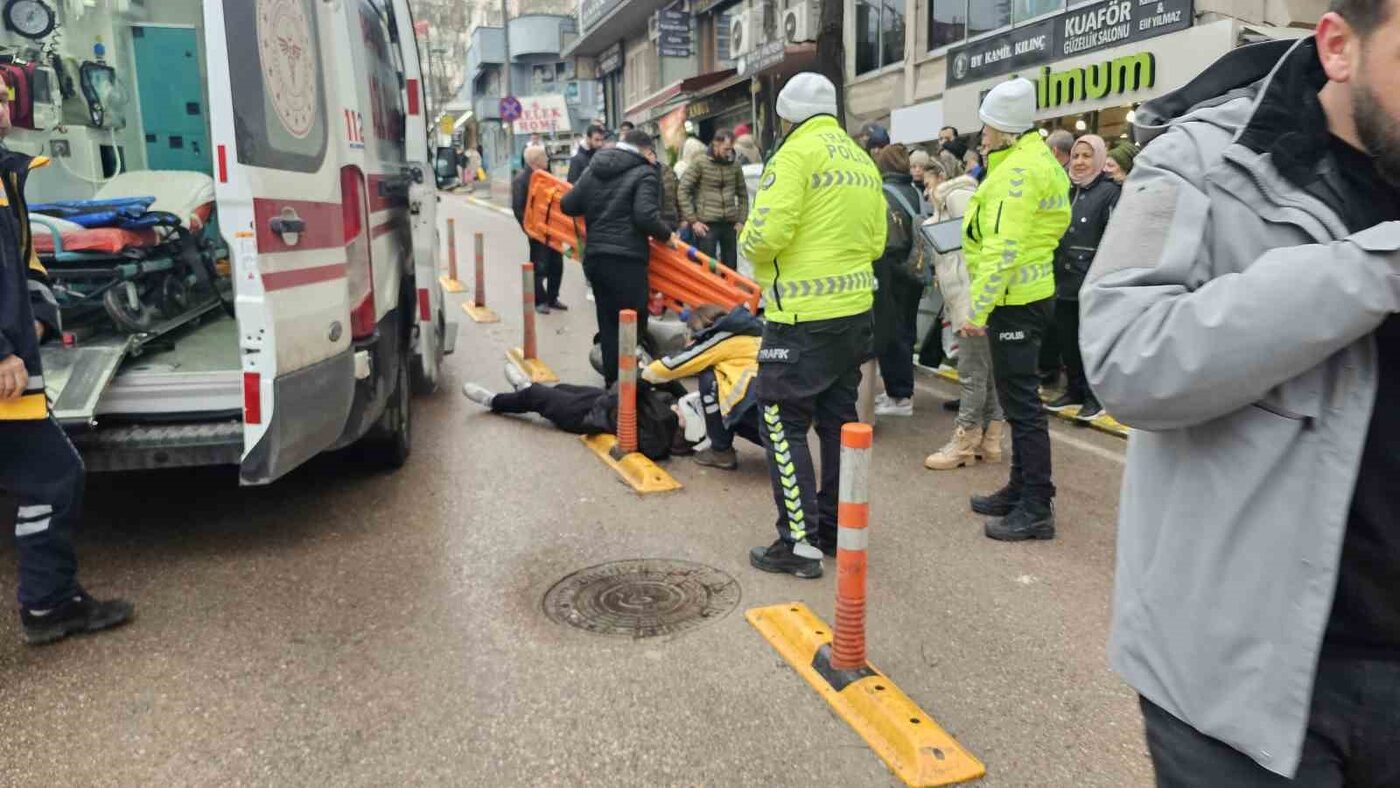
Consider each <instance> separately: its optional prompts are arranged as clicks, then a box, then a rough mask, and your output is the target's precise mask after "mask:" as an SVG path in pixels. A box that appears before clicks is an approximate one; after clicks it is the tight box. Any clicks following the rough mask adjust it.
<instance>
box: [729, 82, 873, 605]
mask: <svg viewBox="0 0 1400 788" xmlns="http://www.w3.org/2000/svg"><path fill="white" fill-rule="evenodd" d="M777 110H778V117H779V118H781V119H782V121H783V125H784V127H785V131H787V136H786V139H785V141H784V142H783V144H782V145H781V146H780V147H779V148H778V149H777V151H775V152H774V154H773V156H772V158H771V159H770V160H769V162H768V166H767V167H766V168H765V170H764V172H763V176H762V177H761V178H760V180H759V190H758V195H757V197H755V199H754V206H753V211H752V212H751V213H750V215H749V221H748V223H747V224H745V225H744V233H743V235H742V236H741V237H740V239H739V243H740V247H741V249H742V251H743V254H744V256H745V257H747V258H748V259H749V261H750V262H752V263H753V266H754V276H755V278H756V279H757V280H758V281H759V283H760V284H761V285H762V286H763V288H764V291H765V295H766V296H767V304H768V306H767V310H766V311H765V313H764V316H765V318H766V320H767V324H766V325H765V326H764V330H763V345H762V347H761V349H760V350H759V353H758V364H759V372H758V381H757V384H756V385H757V387H758V401H759V405H760V407H761V409H762V410H761V411H760V413H759V418H760V419H761V420H762V432H763V440H764V443H765V445H766V447H767V449H768V464H769V474H770V476H771V477H772V481H773V498H774V501H775V502H776V504H777V508H778V539H777V540H776V541H774V542H773V544H772V545H769V546H767V547H755V548H754V549H753V550H751V551H750V552H749V562H750V563H751V564H753V565H754V566H755V567H757V568H758V569H761V570H763V571H765V572H786V573H789V574H793V575H796V576H797V577H802V578H816V577H821V575H822V561H821V559H822V555H823V553H824V552H825V553H827V554H831V555H834V554H835V551H836V505H837V495H838V492H839V489H838V485H839V480H840V472H841V426H842V425H843V424H846V423H848V422H854V421H856V420H857V418H858V417H857V415H856V395H857V389H858V388H859V386H860V376H861V372H860V365H861V364H863V363H864V362H866V361H868V360H870V359H871V358H872V357H873V356H874V346H873V339H874V337H873V325H872V320H871V314H870V311H871V306H872V303H873V300H874V289H875V275H874V269H873V262H874V261H875V260H876V259H877V258H879V257H880V255H882V254H884V251H885V234H886V231H887V228H886V226H885V198H884V195H883V193H882V191H881V187H880V173H879V171H878V170H876V169H875V163H874V162H873V161H871V159H870V157H869V156H866V155H865V154H864V153H863V152H862V151H861V150H860V147H859V146H858V145H857V144H856V142H855V140H853V139H851V138H850V136H849V135H847V134H846V133H845V131H843V130H842V128H841V126H840V125H839V124H838V123H837V121H836V88H835V86H834V85H832V84H831V81H830V80H828V79H827V78H826V77H823V76H821V75H820V74H815V73H811V72H804V73H801V74H798V75H796V76H794V77H793V78H792V79H790V80H789V81H788V83H787V85H785V86H784V87H783V89H782V92H781V93H779V95H778V106H777ZM813 423H815V424H816V428H817V437H818V438H819V439H820V440H821V453H822V478H821V487H820V489H818V486H817V479H816V472H815V469H814V468H813V463H812V454H811V451H810V450H809V449H808V448H807V431H808V430H809V429H810V428H811V427H812V425H813Z"/></svg>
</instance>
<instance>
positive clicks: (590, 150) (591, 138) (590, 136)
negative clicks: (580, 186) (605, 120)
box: [565, 126, 608, 183]
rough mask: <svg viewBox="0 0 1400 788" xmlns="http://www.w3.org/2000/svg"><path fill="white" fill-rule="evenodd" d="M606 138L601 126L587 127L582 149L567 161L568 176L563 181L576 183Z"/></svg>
mask: <svg viewBox="0 0 1400 788" xmlns="http://www.w3.org/2000/svg"><path fill="white" fill-rule="evenodd" d="M607 136H608V133H607V131H605V130H604V129H603V127H602V126H589V127H588V131H587V132H586V133H585V134H584V137H583V147H581V148H579V149H578V151H577V152H576V153H574V156H573V158H571V159H569V175H568V177H567V178H565V180H567V181H568V182H569V183H578V179H579V178H582V177H583V173H584V171H586V170H587V169H588V165H589V164H590V163H592V161H593V155H594V154H596V153H597V152H598V151H599V150H601V149H602V147H603V140H604V139H606V138H607Z"/></svg>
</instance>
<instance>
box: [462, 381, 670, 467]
mask: <svg viewBox="0 0 1400 788" xmlns="http://www.w3.org/2000/svg"><path fill="white" fill-rule="evenodd" d="M506 380H507V381H508V382H509V383H510V386H511V388H512V389H514V390H513V391H509V392H505V393H501V394H498V393H496V392H494V391H491V390H490V389H487V388H486V387H484V386H481V385H479V384H477V383H465V384H463V385H462V393H463V394H464V395H466V397H467V399H469V400H471V401H472V402H475V403H476V404H478V405H480V406H482V407H483V408H490V409H491V412H492V413H506V414H525V413H535V414H539V415H540V416H543V417H545V418H546V419H548V420H549V421H550V423H552V424H553V425H554V426H556V427H558V428H559V429H561V430H563V431H565V432H571V433H573V434H575V435H599V434H604V433H606V434H608V435H616V434H617V384H613V385H612V386H610V387H609V388H606V389H603V388H598V387H597V386H574V385H570V384H568V383H560V384H559V385H557V386H544V385H540V384H538V383H532V382H531V381H530V376H529V375H526V374H525V373H524V372H521V371H520V368H519V367H516V366H515V365H514V364H507V365H506ZM684 394H685V389H683V388H681V387H680V386H679V384H676V385H674V386H665V387H657V386H652V385H651V384H649V383H646V382H638V384H637V451H639V452H641V453H642V454H644V455H646V456H647V457H648V458H649V459H653V460H664V459H666V458H667V457H670V456H671V446H672V445H673V443H674V441H675V438H676V432H677V430H679V428H680V419H679V418H678V417H677V416H676V414H675V410H674V408H673V406H674V405H675V403H676V400H677V399H679V398H680V397H681V396H683V395H684Z"/></svg>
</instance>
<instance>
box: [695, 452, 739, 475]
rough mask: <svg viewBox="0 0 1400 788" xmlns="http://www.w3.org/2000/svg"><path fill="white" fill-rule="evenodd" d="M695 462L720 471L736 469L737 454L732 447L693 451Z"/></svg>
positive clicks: (737, 463) (737, 462)
mask: <svg viewBox="0 0 1400 788" xmlns="http://www.w3.org/2000/svg"><path fill="white" fill-rule="evenodd" d="M695 464H696V465H703V466H705V467H706V468H719V469H720V470H722V471H733V470H738V468H739V454H738V453H737V452H735V451H734V450H733V449H724V450H720V449H705V450H703V451H697V452H695Z"/></svg>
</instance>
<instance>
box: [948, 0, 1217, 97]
mask: <svg viewBox="0 0 1400 788" xmlns="http://www.w3.org/2000/svg"><path fill="white" fill-rule="evenodd" d="M1194 18H1195V14H1194V8H1193V2H1192V0H1104V2H1099V3H1095V4H1093V5H1090V6H1083V7H1080V8H1076V9H1073V10H1071V11H1065V12H1062V13H1060V14H1058V15H1056V16H1053V17H1051V18H1049V19H1045V20H1042V21H1040V22H1037V23H1035V24H1033V25H1026V26H1024V27H1018V28H1015V29H1012V30H1009V31H1007V32H1005V33H1003V34H1001V35H997V36H992V37H991V38H984V39H981V40H979V41H974V42H972V43H970V44H966V45H964V46H961V47H955V48H953V49H950V50H949V51H948V86H949V87H952V86H955V85H961V84H964V83H967V82H976V81H978V80H981V79H987V78H990V77H995V76H1000V75H1002V74H1010V73H1012V72H1015V71H1022V70H1025V69H1027V68H1029V67H1032V66H1039V65H1042V64H1045V63H1049V62H1052V61H1055V60H1059V59H1061V58H1066V57H1072V56H1076V55H1083V54H1087V53H1089V52H1094V51H1096V50H1099V49H1107V48H1109V47H1115V46H1122V45H1123V44H1128V43H1132V42H1135V41H1143V40H1145V39H1149V38H1153V37H1155V36H1160V35H1165V34H1167V33H1175V32H1177V31H1178V30H1185V29H1186V28H1188V27H1190V26H1191V24H1192V22H1193V21H1194Z"/></svg>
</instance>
